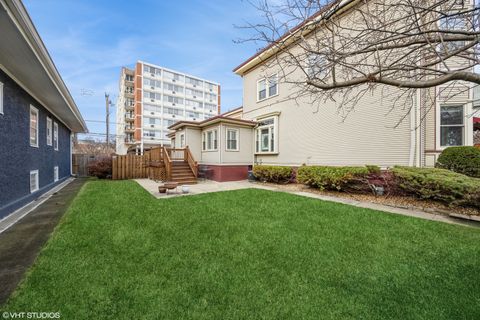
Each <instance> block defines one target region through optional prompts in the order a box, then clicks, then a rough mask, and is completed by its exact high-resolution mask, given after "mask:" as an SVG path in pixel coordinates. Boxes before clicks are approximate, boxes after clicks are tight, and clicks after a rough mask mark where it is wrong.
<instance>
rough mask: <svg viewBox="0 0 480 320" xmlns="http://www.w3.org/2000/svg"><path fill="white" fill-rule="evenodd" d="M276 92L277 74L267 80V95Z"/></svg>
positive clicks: (272, 94)
mask: <svg viewBox="0 0 480 320" xmlns="http://www.w3.org/2000/svg"><path fill="white" fill-rule="evenodd" d="M276 94H277V76H273V77H271V78H270V79H269V80H268V96H269V97H271V96H274V95H276Z"/></svg>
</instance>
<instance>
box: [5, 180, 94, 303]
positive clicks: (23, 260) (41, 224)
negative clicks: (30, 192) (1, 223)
mask: <svg viewBox="0 0 480 320" xmlns="http://www.w3.org/2000/svg"><path fill="white" fill-rule="evenodd" d="M85 181H86V179H75V180H73V181H72V182H70V183H69V184H67V185H66V186H65V187H64V188H62V189H61V190H59V191H58V192H56V193H54V194H52V195H51V197H50V198H48V199H47V200H46V201H45V202H43V203H42V204H41V205H39V206H38V207H36V208H35V209H33V211H31V212H29V213H28V214H27V215H26V216H24V217H23V218H21V219H20V220H19V221H18V222H17V223H15V224H14V225H12V226H11V227H9V228H8V229H7V230H5V231H4V232H2V233H0V305H1V304H3V303H4V302H5V301H6V300H7V299H8V297H9V296H10V295H11V293H12V292H13V291H14V290H15V288H16V287H17V285H18V283H19V282H20V281H21V280H22V278H23V275H24V273H25V271H27V270H28V268H30V266H31V265H32V264H33V263H34V261H35V259H36V257H37V255H38V253H39V252H40V250H41V248H42V247H43V245H44V244H45V243H46V242H47V240H48V239H49V237H50V234H51V233H52V232H53V230H54V229H55V227H56V226H57V224H58V222H59V221H60V219H61V217H62V216H63V214H64V213H65V212H66V211H67V209H68V207H69V206H70V203H71V202H72V200H73V199H74V198H75V196H76V195H77V193H78V191H79V190H80V188H81V187H82V186H83V184H84V183H85Z"/></svg>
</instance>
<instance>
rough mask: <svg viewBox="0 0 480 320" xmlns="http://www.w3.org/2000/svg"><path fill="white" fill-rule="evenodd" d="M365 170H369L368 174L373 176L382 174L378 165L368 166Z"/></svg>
mask: <svg viewBox="0 0 480 320" xmlns="http://www.w3.org/2000/svg"><path fill="white" fill-rule="evenodd" d="M365 168H367V170H368V173H371V174H380V172H381V170H380V167H379V166H376V165H371V164H367V165H366V166H365Z"/></svg>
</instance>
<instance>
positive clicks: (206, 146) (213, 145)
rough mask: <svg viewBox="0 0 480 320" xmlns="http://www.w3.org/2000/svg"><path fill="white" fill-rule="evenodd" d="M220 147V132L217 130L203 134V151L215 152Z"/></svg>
mask: <svg viewBox="0 0 480 320" xmlns="http://www.w3.org/2000/svg"><path fill="white" fill-rule="evenodd" d="M217 147H218V131H217V129H213V130H208V131H205V132H204V133H203V134H202V150H203V151H215V150H217Z"/></svg>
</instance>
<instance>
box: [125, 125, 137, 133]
mask: <svg viewBox="0 0 480 320" xmlns="http://www.w3.org/2000/svg"><path fill="white" fill-rule="evenodd" d="M125 132H135V127H134V126H125Z"/></svg>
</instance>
